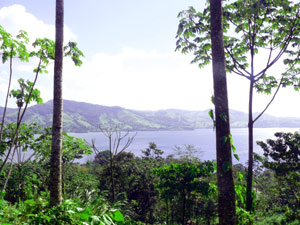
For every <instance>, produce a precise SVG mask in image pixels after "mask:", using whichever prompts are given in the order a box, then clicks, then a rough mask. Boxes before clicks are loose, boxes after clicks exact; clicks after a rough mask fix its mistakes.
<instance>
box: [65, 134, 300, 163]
mask: <svg viewBox="0 0 300 225" xmlns="http://www.w3.org/2000/svg"><path fill="white" fill-rule="evenodd" d="M297 130H299V129H297V128H255V129H254V141H255V144H254V151H255V152H256V153H259V154H262V150H261V149H260V147H259V146H257V145H256V141H265V140H266V139H268V138H274V133H275V132H279V131H284V132H294V131H297ZM231 133H232V136H233V142H234V145H235V146H236V148H237V154H238V155H239V157H240V162H241V163H245V162H246V161H247V158H248V156H247V148H248V141H247V140H248V132H247V128H232V129H231ZM134 134H135V132H131V133H129V136H132V135H134ZM69 135H72V136H75V137H80V138H83V139H85V140H86V141H87V142H88V143H92V139H95V143H96V146H97V148H98V149H100V150H105V149H108V139H107V138H106V137H105V136H104V135H103V134H102V133H100V132H93V133H70V134H69ZM149 142H155V143H156V145H157V147H158V148H159V149H161V150H163V151H164V156H167V155H170V154H174V153H175V151H174V147H175V146H176V145H177V146H184V145H193V146H194V147H195V148H197V149H199V151H200V153H199V157H200V158H201V159H202V160H212V159H215V158H216V150H215V149H216V144H215V132H214V131H213V130H212V129H197V130H185V131H138V132H137V135H136V137H135V138H134V140H133V142H132V144H131V145H130V147H129V148H128V149H127V151H129V152H132V153H134V154H135V155H137V156H140V155H141V150H143V149H146V148H147V147H148V145H149ZM93 159H94V156H92V155H90V156H87V157H84V158H83V159H81V160H80V162H85V161H87V160H93ZM234 163H238V162H237V161H236V160H235V159H234Z"/></svg>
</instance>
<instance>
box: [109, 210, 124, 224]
mask: <svg viewBox="0 0 300 225" xmlns="http://www.w3.org/2000/svg"><path fill="white" fill-rule="evenodd" d="M111 218H112V219H113V220H114V221H116V222H124V217H123V214H122V213H121V212H120V211H119V210H117V211H115V212H113V213H111Z"/></svg>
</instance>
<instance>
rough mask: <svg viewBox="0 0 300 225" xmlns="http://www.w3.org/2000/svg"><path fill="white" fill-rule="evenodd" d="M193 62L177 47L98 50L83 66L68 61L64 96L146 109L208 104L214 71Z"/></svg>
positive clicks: (201, 107)
mask: <svg viewBox="0 0 300 225" xmlns="http://www.w3.org/2000/svg"><path fill="white" fill-rule="evenodd" d="M189 61H190V59H189V58H187V57H184V56H182V55H180V54H179V53H174V52H173V51H170V52H158V51H154V50H153V51H148V52H147V51H144V50H138V49H133V48H124V49H122V51H121V52H119V53H118V54H115V55H110V54H104V53H98V54H95V55H94V57H93V58H92V60H91V61H90V62H86V63H85V64H84V65H83V66H82V67H81V68H75V67H74V66H71V65H70V64H71V63H69V62H66V63H65V72H64V74H65V78H64V82H65V88H66V90H65V97H66V98H67V99H74V100H75V99H77V100H80V101H88V102H92V103H95V104H102V105H119V106H123V107H127V108H133V109H143V110H145V109H146V110H154V109H165V108H183V109H195V110H196V109H205V108H207V107H209V105H210V94H211V89H212V83H211V80H210V76H209V75H208V74H204V71H206V73H207V70H204V71H200V70H199V69H198V68H197V66H196V65H192V66H191V65H190V64H189ZM207 75H208V76H207ZM87 99H88V100H87Z"/></svg>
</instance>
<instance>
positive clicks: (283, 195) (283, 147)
mask: <svg viewBox="0 0 300 225" xmlns="http://www.w3.org/2000/svg"><path fill="white" fill-rule="evenodd" d="M275 137H276V139H275V140H272V139H268V140H266V142H263V141H258V142H257V144H258V145H259V146H260V147H261V148H262V149H263V151H264V156H265V157H266V158H265V160H264V162H263V164H264V166H265V167H266V168H268V169H270V170H272V171H274V172H275V175H276V178H277V182H278V186H277V188H276V189H277V190H276V192H277V193H276V194H277V195H278V198H277V199H276V200H274V199H273V202H272V203H273V204H274V202H279V204H280V207H281V208H285V211H286V212H285V214H286V216H287V218H288V219H289V222H292V221H294V220H297V221H299V220H300V216H299V215H300V214H299V213H300V210H299V208H300V192H299V187H300V148H299V146H300V133H299V132H295V133H283V132H277V133H275Z"/></svg>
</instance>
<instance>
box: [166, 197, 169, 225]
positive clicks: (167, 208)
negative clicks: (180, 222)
mask: <svg viewBox="0 0 300 225" xmlns="http://www.w3.org/2000/svg"><path fill="white" fill-rule="evenodd" d="M166 210H167V218H166V219H167V225H169V201H168V199H167V200H166Z"/></svg>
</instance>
